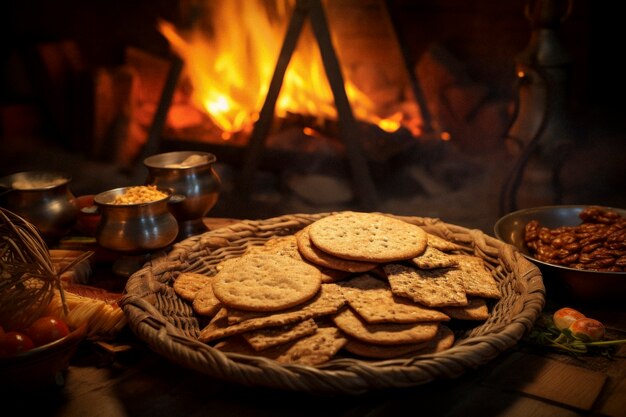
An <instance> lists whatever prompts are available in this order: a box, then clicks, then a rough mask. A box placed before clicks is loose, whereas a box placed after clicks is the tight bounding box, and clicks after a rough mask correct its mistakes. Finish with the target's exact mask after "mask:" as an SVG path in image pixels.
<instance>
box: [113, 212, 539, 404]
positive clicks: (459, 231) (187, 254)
mask: <svg viewBox="0 0 626 417" xmlns="http://www.w3.org/2000/svg"><path fill="white" fill-rule="evenodd" d="M329 214H332V212H330V213H317V214H290V215H284V216H278V217H274V218H270V219H263V220H242V221H241V222H239V223H235V224H232V225H229V226H225V227H223V228H220V229H216V230H214V231H208V232H206V233H203V234H201V235H197V236H193V237H191V238H188V239H186V240H184V241H182V242H179V243H177V244H175V245H174V247H173V248H172V249H171V251H170V252H168V253H166V254H163V255H161V256H159V257H157V258H155V260H153V262H151V263H148V264H146V265H145V266H144V267H143V268H142V269H141V270H140V271H137V272H136V273H135V274H133V275H132V276H131V277H130V278H129V280H128V283H127V286H126V291H125V296H124V298H123V300H122V302H121V305H122V308H123V309H124V312H125V313H126V315H127V318H128V324H129V327H130V328H131V330H132V331H133V332H134V333H135V334H136V335H137V336H138V337H139V339H141V340H143V341H144V342H145V343H147V345H148V346H149V347H150V348H151V349H152V350H154V351H155V352H157V353H159V354H161V355H163V356H164V357H166V358H168V359H170V360H172V361H174V362H176V363H178V364H180V365H182V366H185V367H188V368H191V369H194V370H197V371H200V372H201V373H204V374H207V375H209V376H212V377H216V378H220V379H225V380H230V381H232V382H236V383H240V384H243V385H248V386H266V387H271V388H278V389H286V390H295V391H308V392H317V393H324V394H357V393H363V392H366V391H370V390H373V389H380V388H389V387H407V386H414V385H420V384H423V383H427V382H430V381H433V380H437V379H450V378H455V377H458V376H460V375H462V374H463V373H465V372H467V371H468V370H470V369H473V368H477V367H479V366H481V365H483V364H485V363H487V362H488V361H490V360H491V359H493V358H494V357H496V356H497V355H499V354H500V353H501V352H503V351H505V350H508V349H509V348H511V347H513V346H514V345H515V344H516V343H517V342H518V341H519V340H520V339H521V338H522V336H523V335H524V333H525V332H527V331H528V330H530V329H531V328H532V326H533V324H534V321H535V320H536V318H537V317H538V316H539V314H540V313H541V311H542V309H543V306H544V304H545V289H544V286H543V281H542V277H541V273H540V271H539V269H538V268H537V267H536V266H535V265H534V264H532V263H530V262H529V261H528V260H527V259H526V258H524V257H523V256H522V255H521V254H520V253H519V252H518V251H517V250H516V249H515V248H513V247H512V246H511V245H508V244H505V243H503V242H501V241H499V240H497V239H495V238H492V237H490V236H487V235H485V234H484V233H482V232H481V231H478V230H470V229H467V228H464V227H461V226H455V225H451V224H447V223H445V222H442V221H441V220H439V219H436V218H426V217H414V216H395V217H398V218H401V219H403V220H405V221H408V222H412V223H415V224H418V225H420V226H421V227H423V228H424V229H425V230H426V231H428V232H429V233H433V234H437V235H440V236H441V237H446V238H449V239H451V240H453V241H455V242H457V243H460V244H463V245H465V246H466V247H468V248H471V249H472V250H473V251H474V253H476V254H478V255H480V256H482V257H483V258H485V259H487V258H489V259H495V260H496V261H500V265H499V266H497V268H500V269H503V270H504V271H505V272H506V274H505V278H506V279H507V280H508V281H510V282H509V284H510V287H511V288H513V290H512V291H519V294H517V293H515V294H513V295H510V296H507V298H510V300H508V299H507V302H509V301H510V302H511V305H507V306H504V307H503V309H505V310H504V311H503V310H499V311H498V312H496V313H493V314H494V316H495V315H496V314H497V315H498V316H497V317H498V318H500V317H504V314H505V313H511V311H512V310H513V309H514V310H515V311H514V313H511V317H510V320H507V321H505V322H504V323H495V324H493V326H492V327H491V328H489V329H488V330H487V331H486V332H485V333H484V334H477V335H472V336H470V337H467V338H463V339H459V340H458V341H457V342H456V343H455V345H454V346H453V347H452V348H450V349H448V350H446V351H443V352H439V353H436V354H430V355H421V356H415V357H410V358H402V359H390V360H378V361H366V360H359V359H352V358H338V359H333V360H331V361H329V362H327V363H325V364H323V365H320V366H317V367H312V366H304V365H295V364H279V363H278V362H276V361H273V360H271V359H266V358H262V357H256V356H254V357H252V356H247V355H239V354H233V353H224V352H221V351H219V350H217V349H215V348H213V347H211V346H209V345H207V344H204V343H201V342H199V341H198V340H195V339H194V338H193V337H190V336H187V335H185V334H183V333H182V330H181V328H182V326H181V325H179V324H178V323H176V324H174V323H173V321H175V320H176V319H178V317H177V316H179V315H183V316H184V314H181V310H180V307H181V305H182V304H183V302H182V301H181V300H174V304H175V307H173V308H172V307H171V306H170V307H169V308H170V311H165V312H164V311H162V309H163V307H162V306H161V305H159V302H158V300H160V297H163V293H164V290H166V289H167V288H165V287H167V286H168V284H167V283H166V282H164V281H167V280H166V279H165V278H164V277H165V276H172V275H173V274H175V273H177V272H181V271H182V270H183V269H185V270H189V269H190V268H191V269H193V267H194V266H193V265H191V266H190V262H198V258H199V259H201V260H204V259H208V258H215V259H217V260H216V262H217V261H219V260H220V259H223V257H224V256H225V255H224V254H223V253H219V252H220V250H231V249H237V250H242V249H243V250H245V248H243V246H245V245H247V244H250V243H251V241H252V240H255V239H261V240H264V239H265V240H266V239H267V238H269V237H273V236H277V235H284V234H290V233H292V232H293V230H298V229H300V228H302V227H304V226H305V225H306V224H310V223H311V222H313V221H315V220H317V219H319V218H322V217H324V216H327V215H329ZM392 216H393V215H392ZM207 242H209V243H207ZM216 242H217V243H216ZM211 245H213V247H208V246H211ZM216 252H218V253H219V254H216ZM226 256H228V255H226ZM507 289H508V286H507ZM165 292H167V291H165ZM501 302H502V300H500V301H498V303H496V306H498V305H499V304H500V303H501ZM507 308H508V309H507ZM166 310H167V309H166ZM494 311H497V308H496V310H494Z"/></svg>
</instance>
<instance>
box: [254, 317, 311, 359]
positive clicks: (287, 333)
mask: <svg viewBox="0 0 626 417" xmlns="http://www.w3.org/2000/svg"><path fill="white" fill-rule="evenodd" d="M316 330H317V324H315V320H313V319H308V320H304V321H301V322H299V323H295V324H286V325H284V326H276V327H268V328H266V329H259V330H254V331H251V332H246V333H243V335H242V336H243V337H244V339H246V341H247V342H248V343H249V344H250V346H252V348H253V349H254V350H256V351H259V350H263V349H267V348H270V347H273V346H278V345H282V344H283V343H287V342H291V341H292V340H296V339H299V338H301V337H304V336H308V335H311V334H313V333H315V331H316Z"/></svg>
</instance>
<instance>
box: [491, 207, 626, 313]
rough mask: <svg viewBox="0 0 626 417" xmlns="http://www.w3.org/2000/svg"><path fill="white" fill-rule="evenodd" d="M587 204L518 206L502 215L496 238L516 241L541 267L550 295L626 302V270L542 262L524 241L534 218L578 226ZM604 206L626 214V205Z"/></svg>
mask: <svg viewBox="0 0 626 417" xmlns="http://www.w3.org/2000/svg"><path fill="white" fill-rule="evenodd" d="M586 207H588V206H585V205H561V206H544V207H532V208H527V209H522V210H518V211H515V212H512V213H509V214H507V215H505V216H503V217H502V218H500V219H499V220H498V221H497V222H496V224H495V226H494V233H495V236H496V238H498V239H499V240H501V241H503V242H505V243H509V244H511V245H513V246H514V247H515V248H516V249H518V250H519V251H520V252H521V253H522V254H523V255H524V256H525V257H526V258H527V259H529V260H530V261H531V262H534V263H535V264H536V265H537V266H538V267H539V269H540V270H541V273H542V274H543V278H544V283H545V285H546V291H547V296H548V297H549V298H552V299H560V300H570V301H571V300H574V301H581V302H585V303H613V302H617V301H618V300H619V301H622V302H623V300H624V297H626V272H599V271H587V270H580V269H575V268H568V267H565V266H560V265H554V264H550V263H547V262H542V261H540V260H538V259H535V258H534V257H533V256H532V255H531V254H530V251H529V250H528V248H527V247H526V245H525V243H524V228H525V226H526V224H527V223H528V222H530V221H531V220H537V221H539V223H540V224H541V225H542V226H545V227H549V228H551V229H552V228H556V227H559V226H577V225H579V224H581V223H582V220H581V219H580V217H579V215H580V213H581V212H582V211H583V210H584V209H585V208H586ZM602 208H604V209H609V210H614V211H616V212H618V213H619V214H620V215H621V216H623V217H626V210H624V209H618V208H612V207H602Z"/></svg>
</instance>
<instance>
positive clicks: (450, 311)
mask: <svg viewBox="0 0 626 417" xmlns="http://www.w3.org/2000/svg"><path fill="white" fill-rule="evenodd" d="M441 310H442V311H443V312H444V313H446V314H447V315H448V316H450V318H453V319H457V320H487V319H488V318H489V309H488V308H487V302H486V301H485V299H484V298H470V299H469V304H468V305H466V306H463V307H441Z"/></svg>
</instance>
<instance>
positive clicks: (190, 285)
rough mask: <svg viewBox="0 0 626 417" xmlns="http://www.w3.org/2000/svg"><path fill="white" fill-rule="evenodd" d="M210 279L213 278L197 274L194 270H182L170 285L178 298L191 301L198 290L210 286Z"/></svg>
mask: <svg viewBox="0 0 626 417" xmlns="http://www.w3.org/2000/svg"><path fill="white" fill-rule="evenodd" d="M212 281H213V278H211V277H209V276H207V275H203V274H197V273H194V272H183V273H182V274H180V275H179V276H178V277H177V278H176V281H174V284H172V287H173V288H174V291H175V292H176V294H178V296H179V297H180V298H182V299H183V300H186V301H189V302H193V300H194V298H196V294H198V291H200V290H201V289H202V288H204V287H207V286H210V285H211V282H212Z"/></svg>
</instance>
